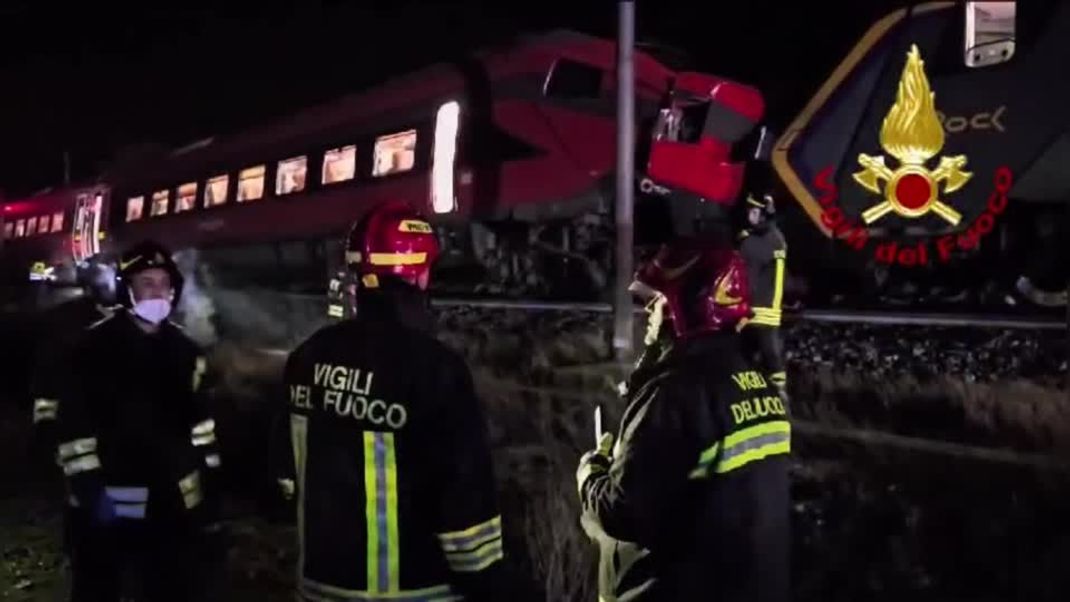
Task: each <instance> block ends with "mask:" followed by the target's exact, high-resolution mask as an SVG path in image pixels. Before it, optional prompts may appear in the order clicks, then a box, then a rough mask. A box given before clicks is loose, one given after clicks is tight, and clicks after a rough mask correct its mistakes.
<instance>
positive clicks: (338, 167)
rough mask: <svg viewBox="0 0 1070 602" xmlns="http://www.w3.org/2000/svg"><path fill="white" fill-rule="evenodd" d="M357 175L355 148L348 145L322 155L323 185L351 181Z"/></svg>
mask: <svg viewBox="0 0 1070 602" xmlns="http://www.w3.org/2000/svg"><path fill="white" fill-rule="evenodd" d="M356 173H357V147H356V145H353V144H350V145H349V146H343V147H341V148H332V149H331V150H329V151H327V152H325V153H323V180H322V181H323V183H324V184H333V183H335V182H345V181H346V180H352V179H353V177H354V176H355V175H356Z"/></svg>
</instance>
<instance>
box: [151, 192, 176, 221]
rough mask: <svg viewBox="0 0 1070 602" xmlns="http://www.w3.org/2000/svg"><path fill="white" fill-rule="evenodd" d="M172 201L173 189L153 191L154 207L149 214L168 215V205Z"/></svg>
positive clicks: (153, 215) (154, 215)
mask: <svg viewBox="0 0 1070 602" xmlns="http://www.w3.org/2000/svg"><path fill="white" fill-rule="evenodd" d="M170 203H171V191H170V190H157V191H156V192H154V193H152V209H151V211H150V212H149V215H151V216H152V217H156V216H158V215H167V206H168V205H169V204H170Z"/></svg>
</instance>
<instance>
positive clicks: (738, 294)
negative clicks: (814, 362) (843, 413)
mask: <svg viewBox="0 0 1070 602" xmlns="http://www.w3.org/2000/svg"><path fill="white" fill-rule="evenodd" d="M637 279H638V280H639V281H641V282H643V283H644V284H645V285H647V286H649V287H650V288H653V289H655V290H656V291H658V292H659V293H660V294H661V295H662V296H663V298H664V300H663V303H664V311H665V312H666V318H667V319H668V320H667V324H666V325H664V326H662V328H663V329H664V328H668V329H669V335H670V337H669V339H670V341H669V342H668V344H667V345H662V344H660V343H655V344H657V345H661V346H662V347H663V351H661V352H660V353H659V357H658V359H657V361H656V364H655V365H654V366H652V367H648V368H647V369H646V371H645V374H643V375H642V376H640V377H638V378H634V377H636V376H637V375H636V374H633V381H632V382H631V383H630V386H629V391H628V393H627V403H628V405H627V407H626V409H625V411H624V415H623V419H622V421H621V425H620V429H619V434H618V437H617V441H616V444H615V445H614V437H613V435H612V434H611V433H607V434H606V435H603V436H602V439H601V440H600V441H599V442H598V448H597V449H596V450H593V451H591V452H588V453H586V454H584V456H583V457H582V458H581V460H580V464H579V467H578V469H577V473H576V478H577V485H578V487H579V495H580V499H581V502H582V506H583V514H582V524H583V526H584V528H585V530H586V532H587V533H588V535H590V536H591V537H592V538H593V539H595V540H596V542H597V543H598V545H599V549H600V553H601V554H600V555H601V558H600V566H599V594H600V600H602V601H603V602H617V601H618V600H628V601H638V602H641V601H645V600H651V601H655V600H656V601H658V602H673V601H684V600H687V601H692V600H719V601H728V602H732V601H747V602H773V601H776V602H782V601H786V600H787V597H788V583H787V581H788V548H789V544H790V540H789V492H788V475H787V458H788V456H789V453H790V432H791V427H790V423H789V419H788V415H787V410H786V407H785V405H784V404H783V403H782V401H781V399H780V396H779V395H778V394H777V390H776V388H775V387H774V386H773V385H772V384H770V383H769V381H768V380H767V379H766V378H765V376H764V374H763V373H762V372H761V371H760V370H759V369H757V367H756V366H755V365H753V364H752V363H751V362H749V361H748V360H747V359H746V357H745V356H744V355H743V354H742V353H741V352H740V349H739V337H738V334H737V332H736V326H737V325H738V323H739V322H740V321H741V320H742V319H745V318H746V317H747V316H748V315H749V314H750V305H749V300H748V297H749V293H748V289H747V278H746V268H745V266H744V264H743V261H742V259H741V258H740V257H739V255H738V252H736V251H735V250H733V249H731V248H730V247H725V246H720V245H717V246H710V245H703V244H688V243H674V244H671V245H667V246H665V247H663V248H662V250H661V252H659V254H658V255H657V256H656V257H655V258H654V260H653V261H651V262H648V263H646V264H644V265H642V266H641V267H640V270H639V271H638V272H637ZM652 317H654V318H655V319H656V318H657V312H654V313H652ZM651 330H652V331H657V327H656V325H652V328H651Z"/></svg>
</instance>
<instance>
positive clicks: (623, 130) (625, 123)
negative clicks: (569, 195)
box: [613, 0, 635, 360]
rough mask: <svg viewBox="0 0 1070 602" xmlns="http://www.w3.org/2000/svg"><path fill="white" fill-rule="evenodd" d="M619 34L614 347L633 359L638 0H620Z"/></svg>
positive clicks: (623, 357) (622, 358)
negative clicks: (636, 6)
mask: <svg viewBox="0 0 1070 602" xmlns="http://www.w3.org/2000/svg"><path fill="white" fill-rule="evenodd" d="M618 8H619V20H618V25H619V32H618V37H617V195H616V212H615V215H616V226H617V270H616V274H617V277H616V290H615V291H614V293H615V294H614V310H615V311H614V320H613V348H614V349H615V350H616V353H617V359H620V360H630V359H631V357H632V351H633V340H632V339H633V338H634V332H633V326H632V323H633V319H634V318H633V311H632V296H631V293H629V292H628V285H629V284H631V278H632V271H633V266H632V247H633V240H634V236H633V229H632V227H633V221H632V216H633V213H634V211H633V209H634V204H635V203H634V198H633V194H634V186H635V175H634V174H635V67H634V64H633V60H632V53H633V49H634V47H635V2H634V1H633V0H621V1H620V2H619V3H618Z"/></svg>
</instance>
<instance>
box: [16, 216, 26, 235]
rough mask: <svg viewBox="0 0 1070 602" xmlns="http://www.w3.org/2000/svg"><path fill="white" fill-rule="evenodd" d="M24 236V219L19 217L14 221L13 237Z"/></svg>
mask: <svg viewBox="0 0 1070 602" xmlns="http://www.w3.org/2000/svg"><path fill="white" fill-rule="evenodd" d="M23 236H26V220H24V219H20V220H19V221H17V222H15V238H22V237H23Z"/></svg>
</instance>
